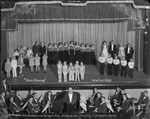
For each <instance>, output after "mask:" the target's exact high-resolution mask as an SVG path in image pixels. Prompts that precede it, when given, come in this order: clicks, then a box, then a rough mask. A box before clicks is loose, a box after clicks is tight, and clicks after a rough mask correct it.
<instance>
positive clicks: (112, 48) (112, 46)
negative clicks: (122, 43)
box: [108, 40, 116, 58]
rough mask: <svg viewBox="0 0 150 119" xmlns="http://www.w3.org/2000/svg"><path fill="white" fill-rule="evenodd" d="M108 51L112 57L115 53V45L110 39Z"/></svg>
mask: <svg viewBox="0 0 150 119" xmlns="http://www.w3.org/2000/svg"><path fill="white" fill-rule="evenodd" d="M108 53H109V54H111V56H112V57H113V58H114V57H115V56H114V55H115V54H116V45H115V44H114V41H113V40H112V41H111V42H110V45H109V46H108Z"/></svg>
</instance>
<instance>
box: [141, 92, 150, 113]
mask: <svg viewBox="0 0 150 119" xmlns="http://www.w3.org/2000/svg"><path fill="white" fill-rule="evenodd" d="M149 102H150V100H149V97H148V91H144V97H143V99H142V102H141V106H142V109H143V111H144V112H145V109H146V106H147V105H148V104H149Z"/></svg>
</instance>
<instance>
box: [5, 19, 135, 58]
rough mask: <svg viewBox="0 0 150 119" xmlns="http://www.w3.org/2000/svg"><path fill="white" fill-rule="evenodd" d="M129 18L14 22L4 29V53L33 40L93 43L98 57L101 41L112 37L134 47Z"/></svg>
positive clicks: (29, 43)
mask: <svg viewBox="0 0 150 119" xmlns="http://www.w3.org/2000/svg"><path fill="white" fill-rule="evenodd" d="M128 23H129V22H128V21H122V22H114V23H106V22H105V23H103V22H37V23H18V26H17V27H18V29H17V31H8V32H7V39H8V44H7V45H8V46H7V47H8V56H9V57H11V56H12V54H13V51H14V49H15V48H17V46H19V45H26V46H29V47H32V46H33V45H34V43H35V41H44V42H45V44H46V46H47V45H48V43H59V42H66V41H67V42H69V41H71V40H74V41H75V42H79V43H90V44H91V43H94V44H95V46H96V56H97V58H98V56H99V54H100V51H101V45H102V41H104V40H105V41H107V43H108V42H109V41H111V40H114V41H115V43H116V44H119V43H123V44H124V45H125V44H126V43H128V42H129V43H131V45H132V46H133V48H134V47H135V31H134V30H129V24H128Z"/></svg>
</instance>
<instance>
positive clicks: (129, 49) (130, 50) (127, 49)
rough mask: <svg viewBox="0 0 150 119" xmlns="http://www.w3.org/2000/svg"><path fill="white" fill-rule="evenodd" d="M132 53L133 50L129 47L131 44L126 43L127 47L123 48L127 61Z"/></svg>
mask: <svg viewBox="0 0 150 119" xmlns="http://www.w3.org/2000/svg"><path fill="white" fill-rule="evenodd" d="M133 53H134V50H133V48H132V47H131V44H130V43H128V44H127V47H126V48H125V57H126V60H127V62H129V61H130V59H131V58H132V57H133Z"/></svg>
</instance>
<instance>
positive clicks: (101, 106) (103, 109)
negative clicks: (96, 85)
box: [94, 96, 107, 113]
mask: <svg viewBox="0 0 150 119" xmlns="http://www.w3.org/2000/svg"><path fill="white" fill-rule="evenodd" d="M105 100H106V99H105V97H104V96H102V97H101V103H100V104H99V106H98V108H96V109H95V110H94V111H95V112H99V113H104V112H106V110H107V104H106V101H105Z"/></svg>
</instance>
